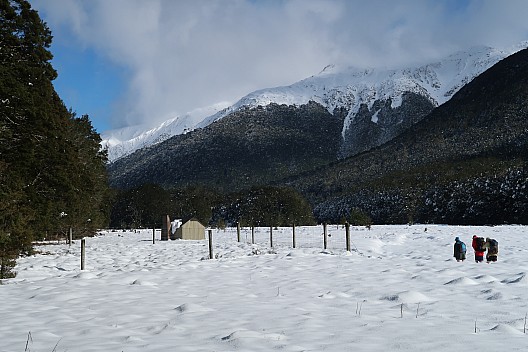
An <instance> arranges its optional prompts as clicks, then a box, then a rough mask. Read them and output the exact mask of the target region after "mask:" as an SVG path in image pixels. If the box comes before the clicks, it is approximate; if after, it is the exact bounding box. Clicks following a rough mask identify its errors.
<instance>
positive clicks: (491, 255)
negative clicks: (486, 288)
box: [484, 237, 499, 263]
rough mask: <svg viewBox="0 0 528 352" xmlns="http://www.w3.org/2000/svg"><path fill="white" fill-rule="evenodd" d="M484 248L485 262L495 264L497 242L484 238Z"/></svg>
mask: <svg viewBox="0 0 528 352" xmlns="http://www.w3.org/2000/svg"><path fill="white" fill-rule="evenodd" d="M484 247H485V248H486V249H487V251H486V261H487V262H488V263H489V262H496V261H497V256H498V255H499V243H498V242H497V240H495V239H493V238H489V237H487V238H486V243H485V244H484Z"/></svg>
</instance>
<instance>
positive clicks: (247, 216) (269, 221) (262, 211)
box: [110, 184, 315, 228]
mask: <svg viewBox="0 0 528 352" xmlns="http://www.w3.org/2000/svg"><path fill="white" fill-rule="evenodd" d="M164 215H169V216H170V217H171V218H178V219H182V220H184V221H187V220H189V219H191V218H195V219H197V220H199V221H200V222H201V223H202V224H204V225H211V226H218V227H223V226H228V225H234V224H236V223H240V224H241V225H243V226H251V225H253V226H290V225H292V224H297V225H312V224H315V219H314V217H313V215H312V207H311V205H310V204H309V203H308V201H307V200H306V199H305V198H304V197H303V196H302V195H301V194H300V193H299V192H297V191H296V190H294V189H292V188H287V187H272V186H263V187H253V188H251V189H249V190H245V191H240V192H235V193H229V194H223V193H221V192H219V191H218V190H216V189H212V188H207V187H203V186H191V187H186V188H178V189H164V188H162V187H160V186H158V185H155V184H144V185H142V186H139V187H136V188H133V189H128V190H119V191H115V194H114V202H113V206H112V210H111V214H110V227H113V228H150V227H160V226H161V220H162V217H163V216H164Z"/></svg>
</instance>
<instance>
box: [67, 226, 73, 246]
mask: <svg viewBox="0 0 528 352" xmlns="http://www.w3.org/2000/svg"><path fill="white" fill-rule="evenodd" d="M72 242H73V230H72V228H71V227H70V229H69V231H68V244H69V246H70V247H71V245H72Z"/></svg>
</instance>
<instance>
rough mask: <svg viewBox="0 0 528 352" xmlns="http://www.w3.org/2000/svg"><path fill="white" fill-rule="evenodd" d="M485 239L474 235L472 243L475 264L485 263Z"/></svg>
mask: <svg viewBox="0 0 528 352" xmlns="http://www.w3.org/2000/svg"><path fill="white" fill-rule="evenodd" d="M484 242H485V241H484V238H483V237H478V236H477V235H473V241H472V242H471V247H473V250H474V251H475V262H477V263H480V262H482V261H484V252H485V249H484Z"/></svg>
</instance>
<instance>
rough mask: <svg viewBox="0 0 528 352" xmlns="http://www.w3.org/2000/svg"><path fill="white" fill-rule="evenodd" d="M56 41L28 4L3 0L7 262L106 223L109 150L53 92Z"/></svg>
mask: <svg viewBox="0 0 528 352" xmlns="http://www.w3.org/2000/svg"><path fill="white" fill-rule="evenodd" d="M51 41H52V35H51V31H50V30H49V28H48V27H47V25H46V24H45V23H44V22H43V21H42V20H41V19H40V17H39V15H38V13H37V12H36V11H35V10H33V9H31V5H30V4H29V2H28V1H26V0H0V258H2V263H3V265H4V264H5V263H12V259H13V257H15V258H16V256H18V255H19V254H20V253H24V252H29V251H30V250H31V241H32V240H33V239H35V238H40V237H44V236H45V233H46V232H57V231H60V230H61V229H64V228H65V226H69V227H74V228H76V229H79V231H80V230H86V229H87V228H90V229H92V230H93V228H95V227H101V226H103V225H104V223H105V221H107V219H106V218H107V215H106V214H105V212H106V209H105V208H104V202H105V201H106V199H105V197H106V195H107V189H108V188H107V184H106V170H105V163H106V153H105V152H104V151H100V146H99V142H100V137H99V135H98V134H97V133H96V132H95V131H94V129H93V127H92V126H91V123H90V121H89V119H88V117H87V116H83V117H81V118H76V116H75V114H74V113H72V112H71V111H69V110H68V109H67V108H66V107H65V105H64V103H63V102H62V100H61V99H60V97H59V96H58V94H57V93H56V92H55V90H54V88H53V85H52V81H53V80H54V79H55V78H56V77H57V72H56V71H55V70H54V69H53V67H52V65H51V63H50V60H51V59H52V57H53V56H52V54H51V52H50V51H49V48H50V45H51ZM61 214H62V215H64V214H69V215H68V216H61ZM7 272H8V271H7V270H4V268H2V273H7ZM6 275H7V274H6Z"/></svg>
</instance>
